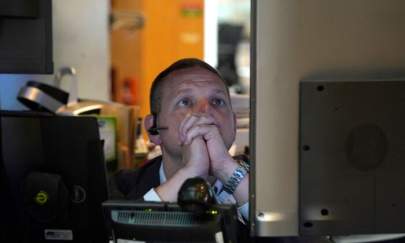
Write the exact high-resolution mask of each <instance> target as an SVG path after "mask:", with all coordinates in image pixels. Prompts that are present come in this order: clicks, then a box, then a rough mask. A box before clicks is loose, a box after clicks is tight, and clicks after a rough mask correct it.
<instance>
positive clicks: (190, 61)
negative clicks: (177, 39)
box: [149, 58, 229, 115]
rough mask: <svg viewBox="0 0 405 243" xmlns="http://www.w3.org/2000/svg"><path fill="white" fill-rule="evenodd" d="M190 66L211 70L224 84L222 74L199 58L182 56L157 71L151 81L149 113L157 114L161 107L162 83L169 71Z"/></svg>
mask: <svg viewBox="0 0 405 243" xmlns="http://www.w3.org/2000/svg"><path fill="white" fill-rule="evenodd" d="M192 67H200V68H203V69H206V70H207V71H209V72H212V73H213V74H215V75H216V76H218V78H219V79H220V80H221V81H222V82H224V85H226V83H225V81H224V79H223V78H222V76H221V75H220V74H219V72H218V71H217V70H216V69H215V68H213V67H211V66H210V65H209V64H208V63H206V62H203V61H201V60H200V59H197V58H184V59H180V60H178V61H176V62H175V63H173V64H172V65H170V66H169V67H167V68H166V69H165V70H163V71H162V72H160V73H159V75H158V76H156V78H155V79H154V80H153V82H152V87H151V90H150V96H149V101H150V111H151V114H153V115H158V114H159V112H160V109H161V103H162V87H163V85H164V83H165V82H166V81H167V80H166V77H167V76H168V75H170V74H171V73H173V72H175V71H177V70H181V69H186V68H192ZM226 91H227V94H228V95H229V91H228V89H226Z"/></svg>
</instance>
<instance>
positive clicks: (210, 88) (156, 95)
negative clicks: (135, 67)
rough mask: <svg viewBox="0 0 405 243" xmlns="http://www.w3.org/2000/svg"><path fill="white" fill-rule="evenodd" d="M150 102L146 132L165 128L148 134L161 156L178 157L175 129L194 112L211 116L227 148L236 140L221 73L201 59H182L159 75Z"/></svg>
mask: <svg viewBox="0 0 405 243" xmlns="http://www.w3.org/2000/svg"><path fill="white" fill-rule="evenodd" d="M150 103H151V113H152V115H150V116H147V117H146V118H145V126H146V129H149V128H150V127H153V126H154V125H156V126H157V127H168V129H167V130H160V132H159V134H156V135H154V134H149V137H150V139H151V140H152V142H154V143H156V144H159V145H161V147H162V150H163V153H165V152H166V153H171V155H172V156H178V155H179V154H180V145H179V141H180V140H179V137H178V128H179V125H180V123H181V122H182V121H183V119H184V118H185V117H186V116H187V115H190V114H193V113H199V114H204V115H207V116H210V117H212V118H213V119H214V120H215V121H216V122H215V124H216V125H217V126H218V129H219V131H220V133H221V135H222V137H223V140H224V143H225V145H226V146H227V147H228V148H229V147H230V146H231V145H232V143H233V141H234V139H235V133H236V126H235V115H234V113H233V111H232V107H231V101H230V96H229V91H228V89H227V87H226V85H225V82H224V81H223V79H222V78H221V76H220V74H219V73H218V72H217V71H216V70H215V69H214V68H213V67H211V66H209V65H208V64H206V63H205V62H203V61H201V60H198V59H191V58H189V59H182V60H179V61H177V62H175V63H174V64H172V65H171V66H169V67H168V68H167V69H165V70H164V71H163V72H161V73H160V74H159V75H158V76H157V77H156V79H155V80H154V82H153V84H152V89H151V94H150Z"/></svg>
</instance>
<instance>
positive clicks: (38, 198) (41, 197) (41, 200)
mask: <svg viewBox="0 0 405 243" xmlns="http://www.w3.org/2000/svg"><path fill="white" fill-rule="evenodd" d="M47 201H48V193H46V192H44V191H39V192H38V193H37V195H35V202H36V203H37V204H39V205H44V204H45V203H46V202H47Z"/></svg>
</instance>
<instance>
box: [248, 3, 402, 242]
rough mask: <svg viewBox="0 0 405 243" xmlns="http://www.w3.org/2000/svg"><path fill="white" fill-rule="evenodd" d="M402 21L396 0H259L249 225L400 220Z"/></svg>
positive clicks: (291, 230)
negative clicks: (372, 149)
mask: <svg viewBox="0 0 405 243" xmlns="http://www.w3.org/2000/svg"><path fill="white" fill-rule="evenodd" d="M403 23H405V1H400V0H384V1H378V0H371V1H370V0H356V1H351V0H330V1H324V0H306V1H296V0H285V1H278V0H255V1H253V2H252V33H253V36H252V45H251V46H252V70H251V78H252V84H251V89H250V90H251V119H250V122H251V124H250V128H251V140H250V142H251V147H250V151H251V158H252V162H251V171H252V172H251V177H250V179H251V183H250V185H251V187H250V193H251V194H252V195H251V198H252V200H251V205H250V206H251V210H250V221H251V222H252V232H253V234H255V235H256V236H261V237H265V236H298V235H333V234H379V233H402V232H401V231H404V230H403V228H404V227H403V225H405V221H404V219H405V217H404V213H405V208H404V207H403V206H402V204H403V203H402V204H400V203H398V202H400V201H402V202H403V199H404V197H403V195H404V194H403V188H404V184H403V183H402V180H403V179H402V178H401V176H400V175H401V174H402V175H403V174H405V167H404V166H403V161H404V160H405V154H404V150H403V144H404V141H403V135H400V134H403V131H404V130H403V127H402V126H403V124H404V115H403V114H404V102H403V100H404V98H403V97H404V95H403V94H404V92H403V91H402V90H403V84H400V83H401V82H403V81H404V80H405V52H404V51H403V50H404V43H405V28H404V24H403ZM393 81H395V82H399V83H397V84H395V85H394V84H385V82H393ZM305 82H309V84H308V83H305ZM316 82H318V83H316ZM341 82H346V83H345V84H337V83H341ZM354 82H364V83H365V86H364V88H363V86H361V85H360V84H354ZM369 82H370V83H371V82H376V83H372V84H369ZM311 83H312V84H311ZM350 83H353V84H350ZM366 83H367V84H366ZM300 84H301V86H300ZM311 85H313V86H314V87H311ZM390 85H394V86H395V87H391V86H390ZM318 86H319V89H321V90H322V88H323V90H322V91H318V90H317V89H318ZM400 90H401V91H400ZM310 91H311V92H312V93H311V92H310ZM300 92H301V94H302V95H303V96H300ZM302 92H304V93H302ZM397 92H398V93H397ZM300 122H301V123H300ZM302 122H304V123H302ZM362 124H363V125H364V124H369V125H370V126H365V127H362ZM373 124H374V125H373ZM376 124H377V125H378V126H376ZM356 127H360V128H359V129H356ZM376 127H378V128H376ZM350 131H355V132H354V133H352V132H350ZM356 131H357V132H356ZM363 132H364V133H365V134H363ZM369 133H370V134H369ZM357 135H360V136H363V135H364V137H367V136H369V138H370V139H366V140H367V141H365V143H363V142H359V141H360V140H356V138H357ZM378 137H381V138H382V137H385V138H386V142H381V141H383V140H384V139H376V140H374V141H373V139H374V138H378ZM305 138H307V139H308V140H305ZM346 141H349V142H346ZM300 142H301V143H302V145H303V146H301V144H300ZM357 142H359V143H357ZM374 142H375V144H374V146H376V149H375V150H374V151H371V150H370V148H371V144H372V143H374ZM367 143H368V144H367ZM311 144H312V145H311ZM304 145H306V146H304ZM401 146H402V147H401ZM362 148H366V149H365V150H367V151H363V152H365V153H364V154H362V151H361V150H362ZM367 153H368V155H367ZM345 154H346V155H347V154H351V155H350V156H346V155H345ZM358 156H360V157H358ZM362 156H363V158H367V156H369V158H370V160H369V161H362V162H355V161H357V159H358V158H362ZM374 156H375V157H374ZM360 160H361V159H360ZM381 161H382V162H381ZM362 163H364V165H361V164H362ZM373 164H375V165H374V167H372V165H373ZM351 165H352V166H351ZM370 166H371V167H372V168H373V169H369V170H364V169H363V170H362V169H361V168H362V167H366V168H369V167H370ZM356 167H358V168H356ZM336 177H340V178H339V179H337V178H336ZM383 181H385V182H383ZM383 185H384V186H383ZM382 186H383V187H384V188H381V187H382ZM401 188H402V189H401ZM356 193H358V194H356ZM400 226H402V230H401V227H400Z"/></svg>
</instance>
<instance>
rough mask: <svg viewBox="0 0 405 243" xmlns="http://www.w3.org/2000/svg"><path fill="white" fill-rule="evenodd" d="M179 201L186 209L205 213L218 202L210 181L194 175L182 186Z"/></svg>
mask: <svg viewBox="0 0 405 243" xmlns="http://www.w3.org/2000/svg"><path fill="white" fill-rule="evenodd" d="M177 203H178V204H179V205H180V207H182V208H183V209H184V210H186V211H190V212H195V213H196V214H204V213H205V212H206V210H207V209H209V208H210V207H211V206H212V205H214V204H216V200H215V196H214V192H213V191H212V188H211V186H210V185H209V184H208V182H207V181H206V180H204V179H203V178H201V177H194V178H189V179H187V180H186V181H185V182H184V183H183V185H182V186H181V187H180V190H179V193H178V197H177Z"/></svg>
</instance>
